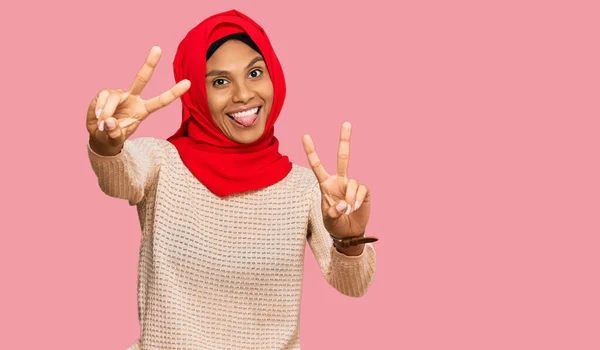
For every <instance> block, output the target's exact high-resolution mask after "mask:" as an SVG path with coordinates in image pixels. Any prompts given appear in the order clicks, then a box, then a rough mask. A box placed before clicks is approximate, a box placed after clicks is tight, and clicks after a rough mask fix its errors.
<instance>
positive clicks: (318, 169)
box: [302, 135, 330, 183]
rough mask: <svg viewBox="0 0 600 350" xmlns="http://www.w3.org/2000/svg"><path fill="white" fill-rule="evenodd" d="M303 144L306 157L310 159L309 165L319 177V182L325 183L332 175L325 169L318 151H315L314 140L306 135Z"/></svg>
mask: <svg viewBox="0 0 600 350" xmlns="http://www.w3.org/2000/svg"><path fill="white" fill-rule="evenodd" d="M302 144H303V145H304V152H306V156H307V157H308V164H310V167H311V168H312V170H313V172H314V173H315V175H316V176H317V180H319V183H323V182H325V180H327V179H328V178H329V176H330V175H329V174H328V173H327V171H326V170H325V168H324V167H323V164H322V163H321V160H320V159H319V156H318V155H317V150H316V149H315V144H314V143H313V141H312V138H311V137H310V136H309V135H304V137H303V138H302Z"/></svg>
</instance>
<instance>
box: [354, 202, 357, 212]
mask: <svg viewBox="0 0 600 350" xmlns="http://www.w3.org/2000/svg"><path fill="white" fill-rule="evenodd" d="M357 210H358V201H356V203H354V211H357Z"/></svg>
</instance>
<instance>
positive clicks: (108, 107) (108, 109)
mask: <svg viewBox="0 0 600 350" xmlns="http://www.w3.org/2000/svg"><path fill="white" fill-rule="evenodd" d="M122 95H123V94H122V93H120V92H117V91H115V92H111V93H110V95H108V98H107V100H106V104H105V105H104V108H102V113H100V121H99V122H98V127H99V128H100V127H101V124H100V123H101V122H102V121H105V120H106V118H110V117H112V116H113V114H115V111H116V110H117V107H118V106H119V103H120V102H121V96H122ZM100 131H103V130H102V129H101V130H100Z"/></svg>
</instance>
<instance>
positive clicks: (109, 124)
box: [104, 117, 124, 145]
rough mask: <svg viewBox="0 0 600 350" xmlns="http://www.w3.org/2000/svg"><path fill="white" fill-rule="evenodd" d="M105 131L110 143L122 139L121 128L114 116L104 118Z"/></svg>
mask: <svg viewBox="0 0 600 350" xmlns="http://www.w3.org/2000/svg"><path fill="white" fill-rule="evenodd" d="M104 124H105V131H106V134H107V135H108V141H109V144H111V145H117V144H121V143H122V141H123V135H124V133H123V129H122V128H121V126H120V125H119V122H118V121H117V120H116V119H115V118H112V117H110V118H106V120H105V121H104Z"/></svg>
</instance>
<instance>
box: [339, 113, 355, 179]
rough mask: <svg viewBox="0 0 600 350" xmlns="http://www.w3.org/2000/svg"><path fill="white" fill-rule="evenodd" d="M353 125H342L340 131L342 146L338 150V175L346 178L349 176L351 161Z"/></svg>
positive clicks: (346, 123)
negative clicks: (349, 161) (349, 162)
mask: <svg viewBox="0 0 600 350" xmlns="http://www.w3.org/2000/svg"><path fill="white" fill-rule="evenodd" d="M351 133H352V125H351V124H350V123H348V122H344V124H342V130H341V131H340V146H339V148H338V161H337V175H338V176H341V177H346V176H347V175H348V160H349V159H350V134H351Z"/></svg>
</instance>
